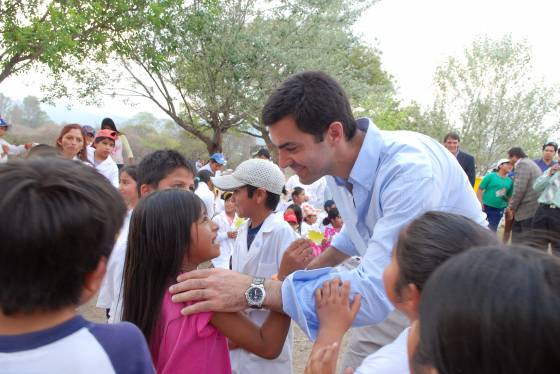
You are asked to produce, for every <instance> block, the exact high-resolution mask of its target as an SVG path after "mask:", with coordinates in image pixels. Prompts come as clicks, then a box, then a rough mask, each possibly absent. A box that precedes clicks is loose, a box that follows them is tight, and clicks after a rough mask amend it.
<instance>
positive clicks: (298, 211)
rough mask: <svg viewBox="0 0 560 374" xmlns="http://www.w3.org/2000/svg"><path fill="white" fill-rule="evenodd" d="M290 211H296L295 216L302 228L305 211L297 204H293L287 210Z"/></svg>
mask: <svg viewBox="0 0 560 374" xmlns="http://www.w3.org/2000/svg"><path fill="white" fill-rule="evenodd" d="M288 209H291V210H293V211H294V214H295V215H296V218H297V223H298V226H299V227H301V222H303V211H302V210H301V207H300V206H299V205H297V204H291V205H289V206H288V207H287V208H286V210H288Z"/></svg>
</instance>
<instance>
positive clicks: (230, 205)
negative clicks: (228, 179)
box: [212, 192, 237, 269]
mask: <svg viewBox="0 0 560 374" xmlns="http://www.w3.org/2000/svg"><path fill="white" fill-rule="evenodd" d="M222 199H223V200H224V211H223V212H220V214H218V215H217V216H215V217H214V218H212V221H214V222H215V223H216V224H217V225H218V238H217V240H218V243H220V255H219V256H218V257H216V258H215V259H213V260H212V264H213V265H214V267H216V268H223V269H229V268H230V263H231V254H232V252H233V247H234V246H235V238H237V228H236V227H235V225H234V222H235V219H236V218H237V214H236V212H235V201H233V193H231V192H224V193H223V194H222Z"/></svg>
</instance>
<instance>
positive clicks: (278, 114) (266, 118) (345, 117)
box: [262, 71, 357, 142]
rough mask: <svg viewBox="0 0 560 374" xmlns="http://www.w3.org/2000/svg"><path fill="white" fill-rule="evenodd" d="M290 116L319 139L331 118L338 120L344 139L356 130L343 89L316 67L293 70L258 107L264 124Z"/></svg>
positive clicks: (331, 120)
mask: <svg viewBox="0 0 560 374" xmlns="http://www.w3.org/2000/svg"><path fill="white" fill-rule="evenodd" d="M286 117H292V118H293V119H294V121H295V123H296V125H297V127H298V129H300V130H301V131H303V132H304V133H307V134H311V135H313V136H314V137H315V140H316V141H317V142H322V141H323V137H324V134H325V132H326V131H327V130H328V128H329V126H330V124H331V123H333V122H337V121H338V122H340V123H342V126H343V128H344V136H345V137H346V139H347V140H350V139H352V138H353V137H354V134H355V133H356V127H357V125H356V120H355V119H354V116H353V115H352V107H351V106H350V101H349V100H348V97H347V96H346V93H345V92H344V90H343V89H342V87H341V86H340V85H339V84H338V82H337V81H336V80H334V79H333V78H331V77H330V76H328V75H327V74H325V73H323V72H320V71H306V72H302V73H298V74H294V75H292V76H291V77H289V78H288V79H286V80H285V81H284V82H283V83H282V84H281V85H280V87H278V88H277V89H276V90H274V91H273V92H272V94H271V95H270V97H269V98H268V100H267V101H266V104H265V105H264V107H263V110H262V120H263V122H264V124H265V125H266V126H274V124H276V123H277V122H278V121H280V120H281V119H283V118H286Z"/></svg>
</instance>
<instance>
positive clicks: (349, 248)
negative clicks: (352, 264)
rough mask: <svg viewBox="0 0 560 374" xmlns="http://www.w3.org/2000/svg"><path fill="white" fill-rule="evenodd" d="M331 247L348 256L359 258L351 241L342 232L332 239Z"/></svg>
mask: <svg viewBox="0 0 560 374" xmlns="http://www.w3.org/2000/svg"><path fill="white" fill-rule="evenodd" d="M331 246H332V247H335V248H336V249H337V250H339V251H340V252H342V253H344V254H346V255H348V256H359V253H358V251H357V250H356V246H355V245H354V243H352V240H351V239H350V238H349V237H348V235H346V234H345V233H344V232H342V231H341V232H339V233H338V234H336V235H335V236H334V237H333V239H332V241H331Z"/></svg>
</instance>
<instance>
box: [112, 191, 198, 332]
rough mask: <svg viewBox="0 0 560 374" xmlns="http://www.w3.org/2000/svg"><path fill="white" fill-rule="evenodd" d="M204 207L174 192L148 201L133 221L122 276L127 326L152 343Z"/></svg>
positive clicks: (144, 200) (157, 194)
mask: <svg viewBox="0 0 560 374" xmlns="http://www.w3.org/2000/svg"><path fill="white" fill-rule="evenodd" d="M203 206H204V204H203V203H202V201H201V200H200V198H198V196H196V195H195V194H194V193H192V192H189V191H185V190H179V189H169V190H162V191H157V192H154V193H152V194H149V195H148V196H145V197H143V198H142V199H141V200H140V202H139V203H138V205H137V206H136V208H135V209H134V212H133V213H132V218H131V220H130V231H129V234H128V244H127V252H126V259H125V265H124V275H123V320H126V321H130V322H132V323H134V324H135V325H137V326H138V327H139V328H140V330H142V332H143V333H144V336H145V337H146V339H147V340H148V341H150V337H151V335H152V331H153V329H154V327H155V323H156V321H157V319H158V317H159V311H160V309H161V304H162V300H163V295H164V294H165V290H166V288H167V287H168V286H169V285H170V284H171V283H173V280H174V279H175V277H176V276H177V275H178V274H179V272H180V271H181V265H182V264H183V258H184V256H185V253H186V252H187V251H188V250H189V244H190V242H191V226H192V225H193V224H195V223H196V222H197V220H198V219H199V218H200V217H201V215H202V209H203Z"/></svg>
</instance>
